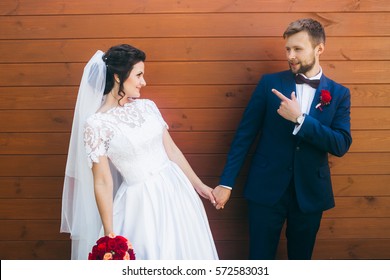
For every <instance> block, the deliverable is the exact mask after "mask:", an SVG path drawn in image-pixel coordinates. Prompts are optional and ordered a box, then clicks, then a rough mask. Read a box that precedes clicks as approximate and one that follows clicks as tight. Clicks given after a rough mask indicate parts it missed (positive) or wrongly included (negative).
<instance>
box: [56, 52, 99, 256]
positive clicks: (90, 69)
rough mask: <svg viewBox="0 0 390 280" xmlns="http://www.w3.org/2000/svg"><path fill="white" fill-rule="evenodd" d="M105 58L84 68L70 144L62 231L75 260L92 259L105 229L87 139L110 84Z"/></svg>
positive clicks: (89, 63)
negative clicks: (67, 235) (89, 124)
mask: <svg viewBox="0 0 390 280" xmlns="http://www.w3.org/2000/svg"><path fill="white" fill-rule="evenodd" d="M103 55H104V53H103V52H102V51H97V52H96V53H95V54H94V56H93V57H92V58H91V59H90V60H89V62H88V63H87V65H86V66H85V68H84V73H83V76H82V79H81V83H80V88H79V92H78V96H77V102H76V107H75V112H74V118H73V125H72V133H71V138H70V143H69V151H68V159H67V163H66V171H65V179H64V189H63V195H62V214H61V215H62V216H61V229H60V231H61V232H69V233H70V235H71V238H72V259H87V258H88V253H89V252H90V251H91V249H92V246H93V245H94V244H95V242H96V240H97V238H98V237H99V233H100V230H101V228H102V224H101V219H100V216H99V212H98V209H97V205H96V201H95V195H94V187H93V176H92V170H91V169H90V168H89V166H88V160H87V154H86V151H85V147H84V140H83V139H84V124H85V121H86V120H87V118H88V117H89V116H91V115H92V114H94V113H95V112H96V111H97V110H98V109H99V107H100V106H101V104H102V101H103V91H104V87H105V82H106V64H105V62H104V61H103V59H102V57H103Z"/></svg>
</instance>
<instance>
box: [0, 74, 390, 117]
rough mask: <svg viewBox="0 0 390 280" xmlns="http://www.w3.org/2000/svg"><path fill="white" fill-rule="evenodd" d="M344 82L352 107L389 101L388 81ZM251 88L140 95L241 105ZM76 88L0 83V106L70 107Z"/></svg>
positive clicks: (163, 102)
mask: <svg viewBox="0 0 390 280" xmlns="http://www.w3.org/2000/svg"><path fill="white" fill-rule="evenodd" d="M259 78H260V77H259ZM345 86H346V87H348V88H349V89H350V91H351V103H352V108H355V107H385V105H386V104H390V84H383V85H374V84H372V85H364V84H362V85H357V84H345ZM254 88H255V85H177V86H175V85H172V86H169V85H165V86H147V87H146V88H144V89H143V91H142V98H149V99H152V100H153V101H155V103H156V104H157V105H158V106H159V108H161V109H168V108H170V109H173V108H244V107H246V105H247V104H248V102H249V99H250V97H251V95H252V92H253V90H254ZM77 92H78V87H77V86H63V87H61V86H58V87H56V86H48V87H40V86H34V87H17V86H15V87H0V109H2V110H9V109H30V110H31V109H50V110H55V109H60V110H63V109H70V110H73V109H74V106H75V103H76V98H77Z"/></svg>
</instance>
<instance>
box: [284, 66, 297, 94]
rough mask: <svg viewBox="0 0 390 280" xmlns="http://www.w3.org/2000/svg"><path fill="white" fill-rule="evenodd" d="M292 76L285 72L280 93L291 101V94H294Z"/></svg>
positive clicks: (289, 72) (290, 73)
mask: <svg viewBox="0 0 390 280" xmlns="http://www.w3.org/2000/svg"><path fill="white" fill-rule="evenodd" d="M296 90H297V89H296V88H295V80H294V74H293V73H292V72H291V71H288V72H286V75H284V76H283V78H282V93H284V94H285V95H286V97H288V98H290V99H291V93H292V92H293V91H294V92H296Z"/></svg>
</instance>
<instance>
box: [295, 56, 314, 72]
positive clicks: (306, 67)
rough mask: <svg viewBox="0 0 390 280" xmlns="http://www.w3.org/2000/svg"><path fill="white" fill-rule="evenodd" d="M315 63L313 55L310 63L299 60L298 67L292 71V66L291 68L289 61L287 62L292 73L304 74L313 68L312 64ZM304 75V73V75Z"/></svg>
mask: <svg viewBox="0 0 390 280" xmlns="http://www.w3.org/2000/svg"><path fill="white" fill-rule="evenodd" d="M315 64H316V59H315V57H314V56H313V59H312V62H310V63H307V64H303V63H302V62H300V67H299V69H298V70H296V71H294V70H293V69H292V68H291V65H290V62H289V67H290V70H291V71H292V72H293V73H294V74H304V75H305V74H306V73H307V72H309V71H310V70H311V69H313V67H314V65H315ZM305 76H306V75H305Z"/></svg>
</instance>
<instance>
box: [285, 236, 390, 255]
mask: <svg viewBox="0 0 390 280" xmlns="http://www.w3.org/2000/svg"><path fill="white" fill-rule="evenodd" d="M278 259H287V250H286V241H285V240H282V241H281V242H280V246H279V250H278ZM313 259H314V260H359V259H360V260H375V259H379V260H387V259H390V239H389V238H386V239H373V240H371V239H346V240H333V239H330V240H318V241H317V242H316V245H315V247H314V251H313Z"/></svg>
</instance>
